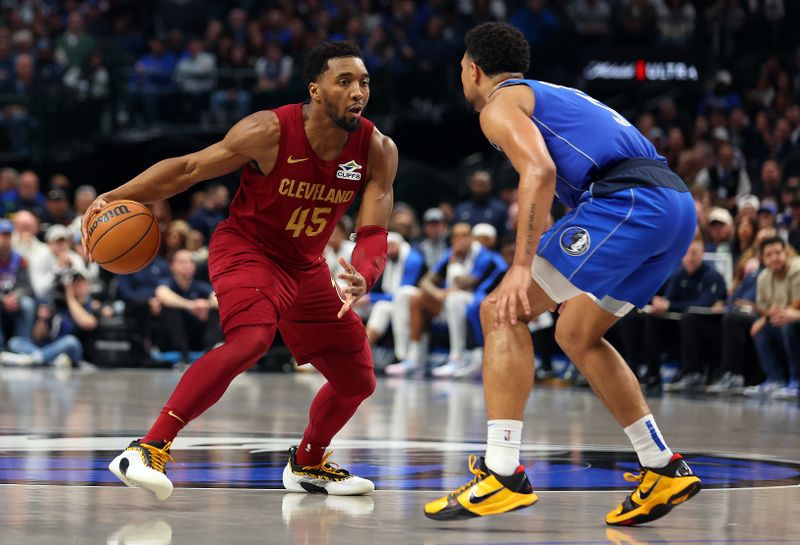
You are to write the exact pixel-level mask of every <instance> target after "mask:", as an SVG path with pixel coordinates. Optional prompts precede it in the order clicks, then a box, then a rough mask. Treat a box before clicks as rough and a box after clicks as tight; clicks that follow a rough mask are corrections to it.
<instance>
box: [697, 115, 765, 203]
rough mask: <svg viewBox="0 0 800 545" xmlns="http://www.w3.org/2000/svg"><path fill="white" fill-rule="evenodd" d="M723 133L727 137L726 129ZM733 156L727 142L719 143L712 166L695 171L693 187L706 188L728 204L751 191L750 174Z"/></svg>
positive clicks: (731, 148) (732, 150) (731, 147)
mask: <svg viewBox="0 0 800 545" xmlns="http://www.w3.org/2000/svg"><path fill="white" fill-rule="evenodd" d="M715 130H716V129H715ZM723 130H724V129H723ZM725 133H726V134H725V136H726V137H727V131H725ZM735 157H736V156H735V153H734V149H733V146H731V145H730V144H728V143H727V142H723V143H722V144H720V146H719V150H718V151H717V160H716V161H715V164H714V166H711V167H707V168H704V169H702V170H701V171H700V172H698V173H697V177H696V178H695V182H694V185H695V187H702V188H705V189H708V190H709V191H711V193H713V194H714V195H716V196H717V197H718V198H719V199H722V200H723V201H725V202H727V203H728V204H730V205H733V204H734V202H735V198H736V197H740V196H742V195H747V194H748V193H750V192H751V191H752V184H751V182H750V176H749V175H748V174H747V169H746V168H741V167H740V166H738V165H736V161H735Z"/></svg>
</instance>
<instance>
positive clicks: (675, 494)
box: [606, 454, 703, 526]
mask: <svg viewBox="0 0 800 545" xmlns="http://www.w3.org/2000/svg"><path fill="white" fill-rule="evenodd" d="M625 480H626V481H630V482H638V483H639V484H638V485H637V486H636V489H635V490H634V491H633V492H631V493H630V495H628V497H627V498H625V501H624V502H622V503H621V504H620V505H618V506H617V507H616V508H615V509H614V510H613V511H611V512H610V513H609V514H608V515H606V524H608V525H609V526H634V525H636V524H644V523H645V522H651V521H653V520H656V519H659V518H661V517H663V516H664V515H666V514H667V513H669V512H670V511H671V510H672V508H673V507H675V506H676V505H679V504H681V503H683V502H685V501H686V500H688V499H689V498H691V497H692V496H694V495H695V494H697V493H698V492H700V490H701V489H702V488H703V485H702V482H701V481H700V479H699V478H698V477H697V476H696V475H695V474H694V473H692V470H691V468H690V467H689V466H688V465H687V464H686V462H685V461H684V459H683V456H681V455H680V454H675V455H674V456H673V457H672V459H671V460H670V461H669V463H668V464H667V465H666V466H664V467H658V468H652V467H643V468H641V470H640V471H639V474H638V475H634V474H633V473H626V474H625Z"/></svg>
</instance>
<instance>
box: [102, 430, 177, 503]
mask: <svg viewBox="0 0 800 545" xmlns="http://www.w3.org/2000/svg"><path fill="white" fill-rule="evenodd" d="M170 446H172V442H164V441H160V442H158V443H142V442H141V441H140V440H138V439H137V440H136V441H133V442H132V443H131V444H130V445H128V448H126V449H125V450H124V451H122V454H120V455H119V456H117V457H116V458H114V459H113V460H112V461H111V463H110V464H108V469H110V470H111V473H113V474H114V475H115V476H116V477H117V478H118V479H119V480H120V481H122V482H123V483H125V484H126V485H128V486H130V487H132V488H144V489H145V490H149V491H150V492H152V493H153V494H154V495H155V497H156V498H158V499H159V500H165V499H167V498H169V497H170V495H171V494H172V481H170V480H169V478H168V477H167V472H166V470H165V469H164V466H165V465H166V464H167V461H172V462H174V461H175V460H174V459H173V458H172V456H170V454H169V447H170Z"/></svg>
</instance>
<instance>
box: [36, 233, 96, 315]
mask: <svg viewBox="0 0 800 545" xmlns="http://www.w3.org/2000/svg"><path fill="white" fill-rule="evenodd" d="M44 239H45V241H46V242H47V244H48V246H49V247H50V251H49V252H37V253H36V254H34V255H33V256H32V257H31V262H30V269H29V270H30V273H31V284H32V285H33V293H34V295H35V296H36V299H37V300H39V301H48V302H49V301H52V300H53V297H54V295H55V290H56V287H57V285H58V287H60V286H61V285H62V284H63V280H64V279H65V278H69V277H72V276H74V275H75V274H81V275H83V276H84V277H86V276H87V275H88V273H87V272H86V267H85V266H84V261H83V258H82V257H81V256H79V255H78V254H76V253H75V252H73V251H72V250H71V249H70V245H71V241H72V233H70V231H69V229H68V228H67V227H65V226H63V225H53V226H51V227H50V228H48V229H47V233H46V234H45V237H44Z"/></svg>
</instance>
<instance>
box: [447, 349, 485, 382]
mask: <svg viewBox="0 0 800 545" xmlns="http://www.w3.org/2000/svg"><path fill="white" fill-rule="evenodd" d="M482 371H483V349H481V348H476V349H474V350H472V352H471V353H470V354H469V356H468V357H467V362H466V364H465V365H464V366H463V367H461V368H460V369H457V370H456V372H455V373H453V377H455V378H479V377H480V375H481V372H482Z"/></svg>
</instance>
